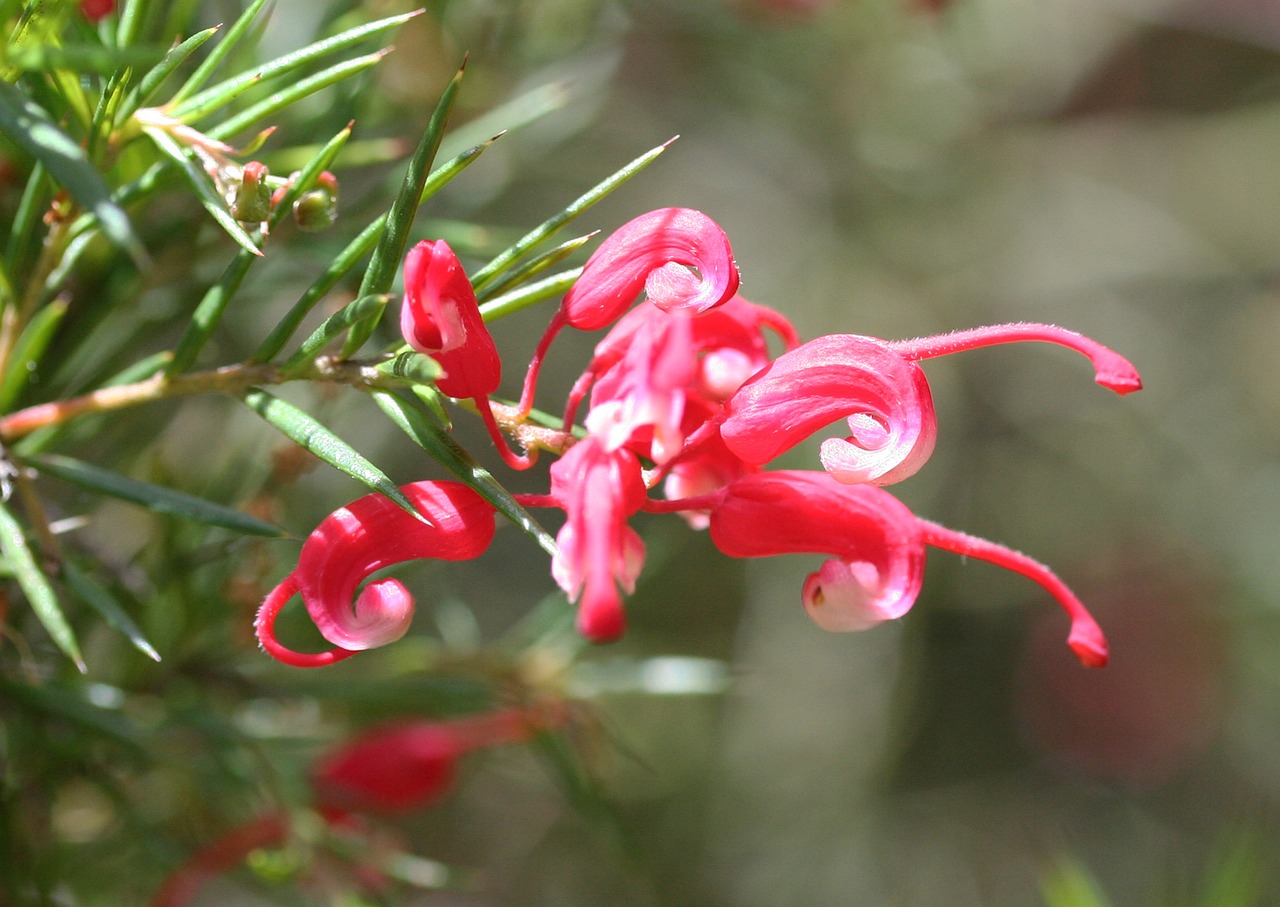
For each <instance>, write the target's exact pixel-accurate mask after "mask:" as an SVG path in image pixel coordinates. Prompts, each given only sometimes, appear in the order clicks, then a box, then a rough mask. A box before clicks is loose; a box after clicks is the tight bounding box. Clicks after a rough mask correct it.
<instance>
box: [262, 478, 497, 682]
mask: <svg viewBox="0 0 1280 907" xmlns="http://www.w3.org/2000/svg"><path fill="white" fill-rule="evenodd" d="M400 490H401V491H403V492H404V494H405V495H406V496H407V497H408V498H409V500H410V501H411V502H412V503H413V505H414V507H415V508H417V510H418V512H419V513H421V514H422V515H423V516H424V517H426V519H427V521H428V522H425V523H424V522H422V521H421V520H416V519H414V518H413V517H412V516H410V515H409V514H407V513H405V512H404V510H402V509H401V508H400V507H399V506H397V505H396V504H395V503H393V502H392V501H390V500H389V499H387V498H386V497H385V496H383V495H380V494H370V495H366V496H365V497H362V498H359V499H357V500H355V501H353V502H351V503H350V504H348V505H347V506H345V507H342V508H340V509H338V510H336V511H334V512H333V513H332V514H330V515H329V516H328V517H326V518H325V519H324V520H323V521H322V522H321V523H320V525H319V526H317V527H316V529H315V531H314V532H312V533H311V535H310V536H309V537H308V538H307V540H306V542H304V543H303V546H302V554H301V555H300V556H299V558H298V566H297V568H296V569H295V570H294V571H293V573H291V574H289V576H287V577H286V578H285V579H284V580H283V581H282V582H281V583H280V584H279V585H278V586H276V588H275V589H274V590H272V591H271V593H270V594H269V595H268V596H267V598H266V600H264V601H263V603H262V606H261V608H260V609H259V610H258V617H257V620H256V622H255V628H256V630H257V634H258V640H259V642H261V644H262V647H263V649H265V650H266V651H267V653H268V654H270V655H272V656H273V657H275V658H277V659H279V660H280V661H283V662H285V663H286V664H290V665H293V666H295V667H318V666H321V665H327V664H332V663H333V662H335V661H340V660H342V659H344V658H348V657H350V656H351V655H354V654H355V653H356V652H358V651H362V650H364V649H372V648H375V647H377V646H383V645H386V644H387V643H390V642H394V641H395V640H397V639H399V638H400V637H401V636H403V635H404V633H405V631H406V630H407V629H408V628H409V622H410V620H411V619H412V618H413V597H412V596H411V595H410V594H409V591H408V590H407V589H406V588H405V587H404V585H403V584H402V583H400V581H399V580H395V579H381V580H377V581H374V582H371V583H369V584H368V585H367V586H365V587H364V589H363V590H361V591H360V592H359V594H358V595H357V594H356V591H357V589H359V588H360V584H361V583H363V582H364V581H365V580H366V579H367V578H368V577H370V576H371V575H372V574H374V573H376V572H377V571H379V570H382V569H384V568H386V567H390V566H392V565H393V564H398V563H401V562H403V561H408V560H415V559H418V558H436V559H439V560H469V559H471V558H474V557H479V556H480V554H482V553H483V552H484V550H485V549H486V548H488V547H489V542H490V540H492V538H493V531H494V523H493V508H492V507H491V506H490V505H489V504H488V503H487V502H486V501H485V500H484V499H483V498H481V497H480V496H479V495H478V494H476V493H475V492H474V491H472V490H471V489H470V488H468V487H467V486H466V485H463V484H461V483H459V482H414V483H413V484H411V485H404V486H401V488H400ZM295 592H300V593H301V594H302V600H303V602H304V603H305V604H306V607H307V612H308V613H309V614H310V615H311V619H312V621H313V622H314V623H315V625H316V628H317V629H318V630H319V631H320V634H321V635H322V636H324V638H325V639H327V640H328V641H329V642H331V643H333V645H334V646H335V647H336V648H334V649H331V650H329V651H327V652H318V653H314V654H308V653H303V652H295V651H293V650H292V649H289V648H287V647H285V646H283V645H281V643H280V642H279V640H277V639H276V637H275V621H276V617H277V616H278V615H279V613H280V611H281V609H282V608H283V607H284V606H285V604H286V603H288V601H289V599H290V598H292V597H293V595H294V593H295ZM353 598H354V604H353V601H352V600H353Z"/></svg>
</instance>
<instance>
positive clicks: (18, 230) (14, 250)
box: [4, 161, 88, 274]
mask: <svg viewBox="0 0 1280 907" xmlns="http://www.w3.org/2000/svg"><path fill="white" fill-rule="evenodd" d="M48 191H49V190H48V174H47V173H46V172H45V169H44V165H43V164H41V163H40V162H39V161H36V164H35V166H34V167H32V168H31V175H30V176H28V177H27V184H26V186H24V187H23V190H22V198H21V199H19V200H18V208H17V210H16V211H15V212H14V214H13V222H12V223H10V225H9V238H8V240H6V241H5V247H4V260H5V266H6V268H7V270H8V271H9V273H10V274H21V273H22V272H23V269H24V264H25V262H26V260H27V259H28V258H29V257H30V256H32V255H34V254H35V253H34V248H35V245H36V240H35V236H36V227H37V226H38V225H39V223H40V218H41V216H42V215H43V212H44V210H45V206H46V205H47V204H48V199H47V195H48ZM85 220H86V221H87V220H88V218H85Z"/></svg>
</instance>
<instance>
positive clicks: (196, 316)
mask: <svg viewBox="0 0 1280 907" xmlns="http://www.w3.org/2000/svg"><path fill="white" fill-rule="evenodd" d="M254 261H255V256H253V255H250V254H249V253H248V252H247V251H245V250H244V249H241V250H240V251H238V252H237V253H236V254H235V257H233V258H232V259H231V261H230V263H228V264H227V266H226V267H225V268H224V269H223V271H222V274H221V276H219V278H218V282H217V283H215V284H214V285H213V286H211V287H209V289H208V290H206V291H205V294H204V297H203V298H202V299H201V300H200V304H199V305H197V306H196V310H195V312H193V313H192V315H191V321H190V322H189V323H188V324H187V327H186V330H184V331H183V332H182V336H181V337H179V338H178V345H177V346H176V347H174V351H173V359H172V360H171V361H170V362H169V365H168V367H167V368H166V369H165V374H167V375H177V374H181V373H182V372H185V371H186V370H187V369H189V368H191V366H192V365H194V364H195V361H196V357H197V356H199V355H200V351H201V350H202V349H204V346H205V344H206V343H208V342H209V338H210V337H212V336H213V332H214V330H216V329H217V327H218V323H219V322H220V321H221V320H222V316H223V314H224V313H225V312H226V310H227V305H228V303H230V302H231V298H232V297H233V296H235V294H236V291H237V290H239V289H240V285H241V284H242V283H244V278H245V276H246V275H247V274H248V273H249V268H250V267H251V266H252V265H253V262H254Z"/></svg>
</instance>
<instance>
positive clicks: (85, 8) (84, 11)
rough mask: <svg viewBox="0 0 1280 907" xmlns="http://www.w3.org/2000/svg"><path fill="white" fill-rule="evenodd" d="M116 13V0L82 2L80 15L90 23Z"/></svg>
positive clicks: (85, 0) (87, 0) (81, 0)
mask: <svg viewBox="0 0 1280 907" xmlns="http://www.w3.org/2000/svg"><path fill="white" fill-rule="evenodd" d="M115 11H116V0H80V14H81V15H83V16H84V17H85V18H86V19H88V20H89V21H90V22H97V21H98V20H99V19H105V18H106V17H107V16H109V15H111V14H112V13H113V12H115Z"/></svg>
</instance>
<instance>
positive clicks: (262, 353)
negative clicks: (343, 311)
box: [249, 216, 386, 362]
mask: <svg viewBox="0 0 1280 907" xmlns="http://www.w3.org/2000/svg"><path fill="white" fill-rule="evenodd" d="M385 224H386V217H385V216H382V217H378V218H377V219H376V220H374V221H373V222H372V223H371V224H369V225H368V226H367V227H365V228H364V229H363V230H361V231H360V235H359V236H357V237H356V238H355V239H353V240H351V242H349V243H347V247H346V248H345V249H343V250H342V251H341V252H339V253H338V257H337V258H335V259H334V260H333V264H331V265H329V267H328V268H327V269H326V270H325V272H324V273H323V274H321V275H320V276H319V277H318V278H316V280H315V282H314V283H312V284H311V286H309V287H307V289H306V291H305V292H304V293H303V294H302V296H301V297H299V299H298V301H297V302H295V303H294V304H293V307H292V308H290V309H289V311H288V312H287V313H285V316H284V318H282V319H280V323H279V324H277V325H276V326H275V327H274V328H272V329H271V333H270V334H268V335H267V339H266V340H264V341H262V345H261V346H259V347H258V350H257V352H255V353H254V354H253V357H252V358H251V359H250V360H249V361H250V362H267V361H268V360H270V359H272V358H273V357H274V356H275V355H276V354H277V353H279V352H280V350H282V349H283V348H284V345H285V344H286V343H288V342H289V338H290V337H292V336H293V332H294V331H296V330H297V329H298V325H300V324H302V320H303V319H304V318H306V317H307V314H308V313H309V312H310V311H311V310H312V309H313V308H315V305H316V303H318V302H319V301H320V300H321V299H323V298H324V297H325V296H326V295H327V294H328V292H329V291H330V290H332V289H333V288H334V287H336V286H337V285H338V281H340V280H342V278H344V277H346V276H347V274H349V273H350V272H351V271H352V270H353V269H354V268H355V266H356V264H357V263H359V261H360V259H361V258H363V257H364V256H365V255H367V254H368V253H369V250H370V249H372V248H373V246H374V243H376V242H377V241H378V236H379V235H380V234H381V233H382V229H383V227H384V225H385Z"/></svg>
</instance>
